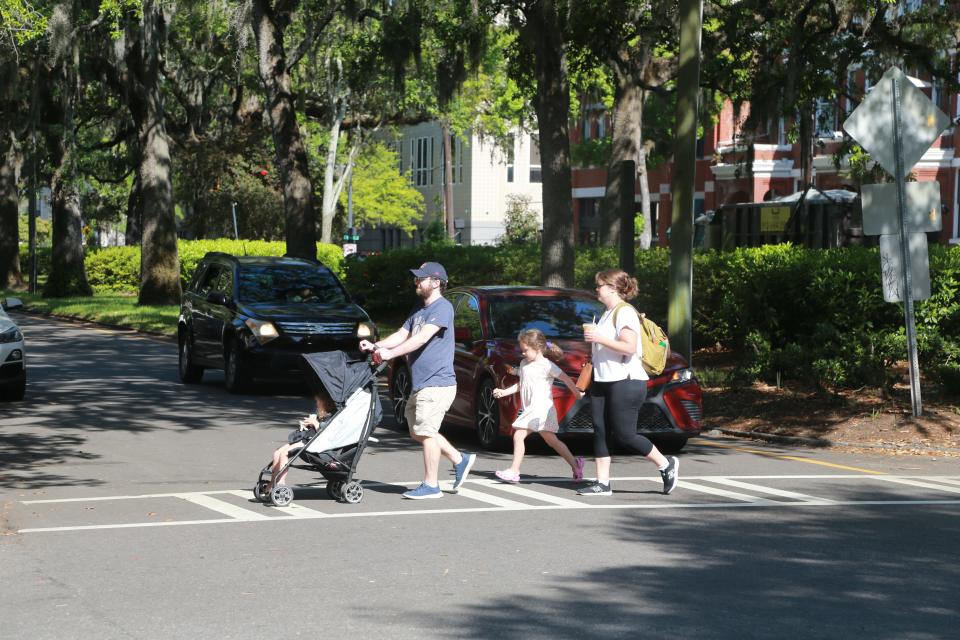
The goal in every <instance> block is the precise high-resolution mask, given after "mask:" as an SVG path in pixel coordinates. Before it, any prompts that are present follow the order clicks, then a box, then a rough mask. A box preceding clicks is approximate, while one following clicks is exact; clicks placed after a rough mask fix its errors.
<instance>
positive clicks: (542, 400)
mask: <svg viewBox="0 0 960 640" xmlns="http://www.w3.org/2000/svg"><path fill="white" fill-rule="evenodd" d="M560 374H561V371H560V367H558V366H557V365H556V364H554V363H553V362H551V361H550V360H547V359H546V358H539V359H537V360H534V361H533V362H527V361H526V360H524V361H523V364H521V365H520V415H518V416H517V419H516V420H514V421H513V428H514V429H528V430H530V431H552V432H554V433H556V432H557V431H559V430H560V425H559V423H558V422H557V408H556V407H555V406H554V405H553V380H554V378H557V377H558V376H559V375H560Z"/></svg>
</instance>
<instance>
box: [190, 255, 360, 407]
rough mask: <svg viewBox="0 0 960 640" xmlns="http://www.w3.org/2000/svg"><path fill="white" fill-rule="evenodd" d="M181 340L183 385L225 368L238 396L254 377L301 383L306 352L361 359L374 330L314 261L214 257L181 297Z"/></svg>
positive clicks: (228, 383) (206, 261) (202, 265)
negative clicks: (344, 353)
mask: <svg viewBox="0 0 960 640" xmlns="http://www.w3.org/2000/svg"><path fill="white" fill-rule="evenodd" d="M177 335H178V338H179V344H180V380H182V381H183V382H186V383H196V382H199V381H200V379H201V377H203V370H204V369H206V368H212V369H223V370H224V374H225V378H226V386H227V389H228V390H230V391H231V392H233V393H240V392H242V391H244V390H245V388H246V387H247V386H248V384H249V383H250V381H251V380H252V379H253V377H254V376H256V377H264V378H266V377H269V378H274V379H276V378H284V379H285V378H299V375H300V354H302V353H312V352H314V351H334V350H340V351H347V352H350V353H359V342H360V340H361V339H362V338H367V339H370V340H376V326H375V325H374V324H373V323H372V322H371V321H370V316H368V315H367V312H366V311H364V310H363V309H361V308H360V307H359V306H357V304H355V303H354V301H353V300H352V299H351V297H350V294H348V293H347V291H346V290H345V289H344V287H343V285H342V284H341V283H340V281H339V280H338V279H337V277H336V276H335V275H334V274H333V272H332V271H330V269H328V268H327V267H325V266H323V265H322V264H320V263H319V262H317V261H312V260H303V259H299V258H277V257H263V256H256V257H255V256H243V257H239V256H232V255H229V254H226V253H219V252H211V253H208V254H207V255H206V256H204V257H203V260H201V261H200V263H199V264H198V265H197V269H196V271H195V272H194V274H193V279H192V280H191V282H190V286H189V287H188V288H187V290H186V291H185V292H184V294H183V302H182V304H181V305H180V320H179V323H178V327H177Z"/></svg>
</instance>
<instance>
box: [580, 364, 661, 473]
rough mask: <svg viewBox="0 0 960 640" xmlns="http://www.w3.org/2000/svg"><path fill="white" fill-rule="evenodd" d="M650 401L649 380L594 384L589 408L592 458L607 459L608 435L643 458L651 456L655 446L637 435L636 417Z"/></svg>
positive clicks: (608, 453) (594, 382) (608, 454)
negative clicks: (648, 393) (591, 417)
mask: <svg viewBox="0 0 960 640" xmlns="http://www.w3.org/2000/svg"><path fill="white" fill-rule="evenodd" d="M646 397H647V381H646V380H630V379H627V380H617V381H616V382H597V381H596V380H594V381H593V384H591V385H590V408H591V411H592V413H593V455H595V456H596V457H598V458H607V457H609V456H610V452H609V451H607V433H608V432H610V433H612V434H613V437H614V438H616V439H617V441H618V442H619V443H620V444H622V445H623V446H625V447H627V448H628V449H631V450H632V451H635V452H636V453H639V454H640V455H642V456H648V455H650V452H651V451H653V443H652V442H650V441H649V440H648V439H647V438H645V437H643V436H642V435H640V434H638V433H637V416H638V415H639V413H640V407H641V406H642V405H643V401H644V400H645V399H646Z"/></svg>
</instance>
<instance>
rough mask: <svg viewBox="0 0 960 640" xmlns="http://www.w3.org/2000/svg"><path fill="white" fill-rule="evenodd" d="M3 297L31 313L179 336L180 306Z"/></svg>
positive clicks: (17, 294)
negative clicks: (18, 301) (20, 304)
mask: <svg viewBox="0 0 960 640" xmlns="http://www.w3.org/2000/svg"><path fill="white" fill-rule="evenodd" d="M0 295H2V296H4V297H12V298H19V299H20V300H22V301H23V306H24V307H25V308H26V309H27V310H28V311H37V312H40V313H48V314H50V315H53V316H62V317H67V318H80V319H83V320H91V321H93V322H102V323H104V324H110V325H116V326H120V327H130V328H131V329H137V330H141V331H158V332H161V333H164V334H167V335H170V336H174V335H176V334H177V316H178V314H179V313H180V308H179V306H177V305H165V306H140V305H138V304H137V297H136V296H134V295H122V294H117V293H95V294H94V295H93V296H90V297H82V296H81V297H76V298H44V297H43V296H41V295H40V294H38V293H37V294H31V293H26V292H23V291H3V292H2V294H0Z"/></svg>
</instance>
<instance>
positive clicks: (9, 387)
mask: <svg viewBox="0 0 960 640" xmlns="http://www.w3.org/2000/svg"><path fill="white" fill-rule="evenodd" d="M22 306H23V303H22V302H21V301H20V300H18V299H17V298H4V300H3V304H2V305H0V400H23V396H24V394H25V393H26V391H27V358H26V351H25V350H24V348H23V332H22V331H20V328H19V327H18V326H17V323H15V322H14V321H13V320H11V319H10V316H8V315H7V310H8V309H18V308H20V307H22Z"/></svg>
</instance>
